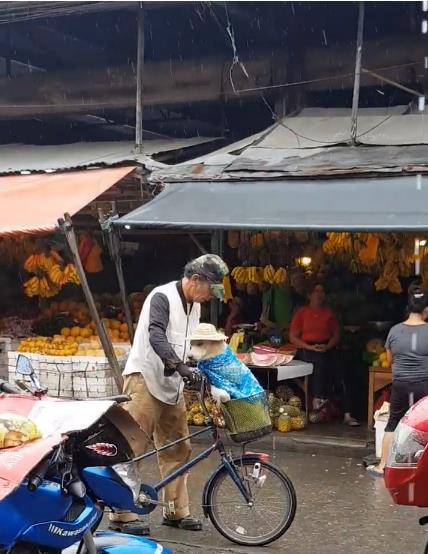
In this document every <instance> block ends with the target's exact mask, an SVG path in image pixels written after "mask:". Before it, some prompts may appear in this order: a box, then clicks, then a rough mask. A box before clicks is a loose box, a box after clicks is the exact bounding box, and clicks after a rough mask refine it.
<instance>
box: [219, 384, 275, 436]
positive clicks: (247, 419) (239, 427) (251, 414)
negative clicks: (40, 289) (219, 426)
mask: <svg viewBox="0 0 428 554" xmlns="http://www.w3.org/2000/svg"><path fill="white" fill-rule="evenodd" d="M220 408H221V412H222V414H223V417H224V420H225V422H226V428H227V429H228V431H229V433H230V437H231V439H232V440H233V441H235V442H250V441H254V440H257V439H259V438H261V437H263V436H265V435H268V434H269V433H271V432H272V422H271V419H270V417H269V410H268V402H267V396H266V393H264V392H262V393H260V394H256V395H254V396H249V397H248V398H242V399H237V400H229V401H227V402H222V403H221V405H220Z"/></svg>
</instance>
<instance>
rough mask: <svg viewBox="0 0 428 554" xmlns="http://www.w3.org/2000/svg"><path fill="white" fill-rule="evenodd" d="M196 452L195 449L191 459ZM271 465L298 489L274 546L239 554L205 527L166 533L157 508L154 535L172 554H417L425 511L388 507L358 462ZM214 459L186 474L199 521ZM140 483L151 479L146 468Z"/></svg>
mask: <svg viewBox="0 0 428 554" xmlns="http://www.w3.org/2000/svg"><path fill="white" fill-rule="evenodd" d="M199 450H200V447H199V446H198V447H195V448H194V451H195V452H197V451H199ZM271 461H272V462H274V463H275V464H277V465H278V466H280V467H281V468H282V469H283V470H284V471H285V472H286V473H287V474H288V475H289V477H290V478H291V480H292V481H293V484H294V486H295V488H296V492H297V499H298V508H297V514H296V518H295V520H294V523H293V524H292V526H291V527H290V529H289V530H288V532H287V533H286V534H285V535H284V536H283V537H282V538H281V539H280V540H278V541H277V542H276V543H273V544H272V545H270V546H268V547H264V548H245V547H241V546H237V545H234V544H232V543H230V542H229V541H227V540H226V539H224V538H223V537H222V536H221V535H219V533H218V532H217V531H216V530H215V529H214V528H213V526H212V525H211V523H210V522H209V521H208V520H205V519H204V530H203V531H202V532H200V533H191V532H184V531H179V530H171V529H169V528H165V527H163V526H162V525H160V521H161V517H162V513H161V509H160V508H158V509H157V510H155V512H153V513H152V514H151V516H150V521H151V526H152V533H153V536H154V537H156V539H158V540H159V542H161V543H163V544H165V545H167V546H169V547H170V548H171V550H172V551H173V552H175V553H176V554H182V553H186V554H190V553H196V554H197V553H199V552H201V553H202V552H203V554H214V553H215V554H222V553H225V554H226V553H244V552H245V553H247V552H254V553H260V552H264V553H267V554H269V553H273V552H275V553H276V552H290V553H293V554H313V553H316V554H324V553H325V554H327V553H328V554H344V553H351V552H352V553H358V554H366V553H367V554H369V553H370V554H371V553H372V552H375V553H376V554H404V553H407V554H419V553H420V554H422V553H423V552H424V547H425V543H426V542H427V540H428V532H427V531H425V530H424V529H423V528H422V527H420V526H419V524H418V518H419V517H420V516H421V515H425V514H428V510H425V511H424V510H418V509H416V508H405V507H398V506H394V505H393V504H392V501H391V499H390V496H389V494H388V493H387V491H386V490H385V488H384V485H383V481H382V480H379V479H377V480H374V479H371V478H370V477H368V476H367V475H366V474H365V470H364V468H363V467H362V466H361V464H360V463H359V461H358V460H356V459H348V458H340V457H335V456H325V455H313V454H307V453H305V454H298V453H287V452H278V453H277V454H274V455H273V456H271ZM217 462H218V459H217V457H216V455H215V454H214V455H213V456H212V457H211V458H210V459H209V460H207V461H205V462H203V463H202V464H200V465H199V466H197V468H196V469H194V470H192V473H191V475H190V477H189V491H190V498H191V502H192V515H198V516H200V517H203V516H202V510H201V507H200V504H201V500H200V498H201V491H202V488H203V484H204V483H205V481H206V479H207V477H208V475H209V474H210V471H212V470H213V469H214V467H215V466H216V465H217ZM146 471H147V473H146V479H145V480H146V482H149V483H153V482H154V481H155V479H156V477H157V469H156V467H155V465H154V464H152V463H149V464H147V470H146Z"/></svg>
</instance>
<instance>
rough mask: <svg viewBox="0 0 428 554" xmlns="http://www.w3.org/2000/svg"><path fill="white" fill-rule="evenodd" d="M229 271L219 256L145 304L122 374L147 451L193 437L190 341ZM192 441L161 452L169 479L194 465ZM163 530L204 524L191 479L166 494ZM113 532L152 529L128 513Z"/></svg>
mask: <svg viewBox="0 0 428 554" xmlns="http://www.w3.org/2000/svg"><path fill="white" fill-rule="evenodd" d="M227 273H228V268H227V265H226V264H225V263H224V261H223V260H222V259H221V258H220V257H219V256H216V255H214V254H205V255H204V256H201V257H199V258H197V259H196V260H193V261H191V262H189V263H188V264H187V265H186V267H185V269H184V276H183V278H182V279H181V280H180V281H174V282H172V283H168V284H167V285H163V286H160V287H157V288H155V289H154V290H153V291H152V292H151V293H150V294H149V296H148V297H147V300H146V302H145V303H144V306H143V309H142V312H141V315H140V319H139V321H138V326H137V329H136V333H135V340H134V344H133V345H132V349H131V352H130V355H129V358H128V361H127V364H126V367H125V370H124V372H123V375H124V380H125V381H124V393H125V394H127V395H128V396H129V397H130V398H131V400H130V402H128V403H127V404H126V406H125V407H126V409H127V410H128V411H129V413H130V414H131V415H132V416H133V417H134V419H135V420H136V421H137V422H138V424H139V425H140V427H141V428H142V430H143V431H144V432H145V434H146V435H147V444H146V445H144V448H145V450H148V449H149V447H150V446H152V445H153V443H154V444H156V446H157V447H161V446H163V445H165V444H166V443H169V442H172V441H174V440H177V439H179V438H182V437H186V436H187V435H188V432H189V431H188V427H187V420H186V405H185V402H184V397H183V388H184V381H189V382H190V383H193V384H195V385H197V384H198V382H199V379H200V376H199V373H198V372H196V371H194V370H193V369H191V368H189V367H188V366H187V365H186V363H185V362H186V357H187V349H188V343H187V342H186V338H187V337H188V336H189V335H191V334H192V332H193V330H194V329H195V327H196V326H197V325H198V324H199V319H200V311H201V307H200V304H201V303H202V302H208V301H209V300H211V299H212V298H215V297H217V298H220V299H221V298H222V296H223V293H224V290H223V284H222V283H223V279H224V277H225V275H227ZM190 454H191V447H190V442H189V441H184V442H182V443H180V444H178V445H176V446H175V447H173V448H170V449H167V450H164V451H163V452H159V454H158V464H159V470H160V473H161V475H162V477H166V476H167V475H168V474H170V473H172V472H173V471H174V470H175V469H177V468H179V467H181V466H182V465H183V464H185V463H186V462H187V461H188V460H189V459H190ZM163 500H164V502H165V508H164V519H163V523H164V525H168V526H171V527H177V528H180V529H187V530H189V531H199V530H201V529H202V524H201V522H200V521H199V520H198V519H195V518H192V517H190V511H189V498H188V494H187V486H186V476H182V477H179V478H177V479H176V480H175V481H173V482H172V483H171V484H170V485H168V486H167V487H166V488H165V490H164V494H163ZM110 528H112V529H114V530H117V531H122V532H125V533H131V534H138V535H143V534H148V533H149V532H150V530H149V526H148V525H147V524H146V523H145V522H143V521H141V520H139V519H138V517H137V516H136V515H135V514H131V513H129V512H116V513H114V514H112V516H111V521H110Z"/></svg>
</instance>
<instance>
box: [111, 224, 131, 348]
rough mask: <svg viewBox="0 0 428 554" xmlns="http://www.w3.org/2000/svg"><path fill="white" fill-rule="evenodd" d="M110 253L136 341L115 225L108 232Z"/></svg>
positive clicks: (129, 323) (126, 315)
mask: <svg viewBox="0 0 428 554" xmlns="http://www.w3.org/2000/svg"><path fill="white" fill-rule="evenodd" d="M107 240H108V241H109V250H110V255H111V257H112V258H113V262H114V265H115V268H116V274H117V281H118V283H119V290H120V297H121V299H122V306H123V311H124V312H125V319H126V324H127V325H128V333H129V340H130V341H131V344H132V343H133V342H134V322H133V321H132V314H131V308H130V307H129V302H128V294H127V292H126V285H125V278H124V276H123V266H122V258H121V256H120V241H119V235H118V232H117V230H116V229H115V228H114V227H113V228H112V229H111V230H110V232H109V233H107Z"/></svg>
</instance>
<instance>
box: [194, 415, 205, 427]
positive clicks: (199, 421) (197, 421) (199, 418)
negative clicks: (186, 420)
mask: <svg viewBox="0 0 428 554" xmlns="http://www.w3.org/2000/svg"><path fill="white" fill-rule="evenodd" d="M193 424H194V425H198V426H201V425H205V417H204V415H203V414H201V413H197V414H194V415H193Z"/></svg>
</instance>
